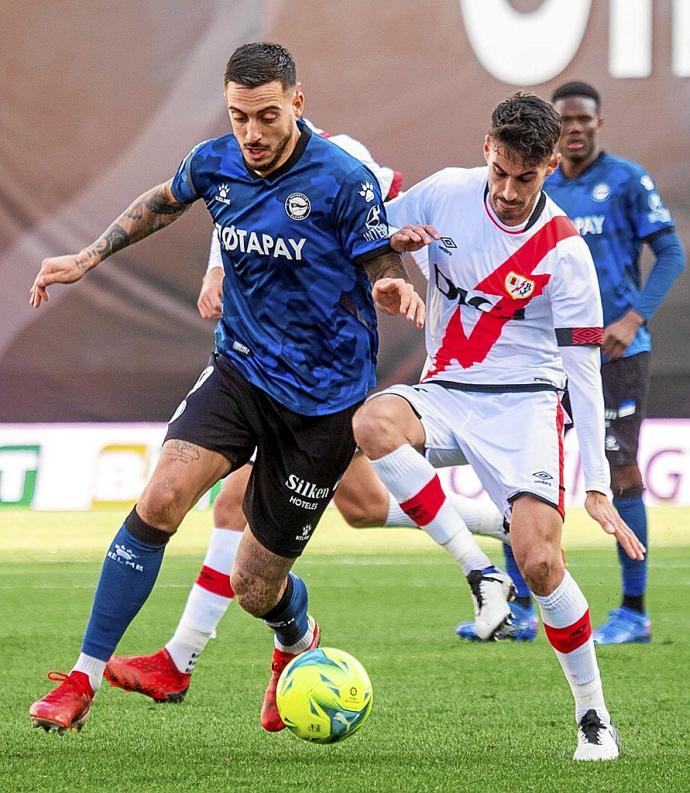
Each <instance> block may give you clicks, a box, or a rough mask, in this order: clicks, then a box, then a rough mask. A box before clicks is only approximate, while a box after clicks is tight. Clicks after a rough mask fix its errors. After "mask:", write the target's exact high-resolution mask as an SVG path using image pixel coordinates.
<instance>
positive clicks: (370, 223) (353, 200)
mask: <svg viewBox="0 0 690 793" xmlns="http://www.w3.org/2000/svg"><path fill="white" fill-rule="evenodd" d="M333 213H334V214H333V217H334V221H335V228H336V231H337V234H338V238H339V241H340V244H341V246H342V248H343V250H344V251H345V252H346V254H347V255H348V256H349V257H350V258H351V259H352V260H353V261H354V262H357V263H362V262H365V261H367V260H368V259H369V258H372V257H373V256H375V255H378V254H380V253H384V252H385V251H386V250H390V244H389V242H388V219H387V218H386V210H385V207H384V205H383V198H382V196H381V188H380V187H379V183H378V181H377V180H376V178H375V177H374V175H373V174H372V172H371V171H370V170H369V169H368V168H366V167H365V166H364V165H360V166H359V167H358V168H355V169H354V170H353V171H352V172H351V173H350V174H349V175H348V176H347V178H346V179H345V181H344V183H343V185H342V186H341V188H340V190H339V191H338V195H337V196H336V199H335V206H334V209H333Z"/></svg>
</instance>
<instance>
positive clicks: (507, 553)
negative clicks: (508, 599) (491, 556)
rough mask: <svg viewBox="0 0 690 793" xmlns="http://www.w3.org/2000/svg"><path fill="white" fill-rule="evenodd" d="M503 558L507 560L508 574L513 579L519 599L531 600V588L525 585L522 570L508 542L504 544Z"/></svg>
mask: <svg viewBox="0 0 690 793" xmlns="http://www.w3.org/2000/svg"><path fill="white" fill-rule="evenodd" d="M503 556H504V557H505V560H506V573H508V575H509V576H510V577H511V578H512V579H513V583H514V584H515V589H517V597H519V598H531V597H532V593H531V592H530V589H529V587H528V586H527V584H526V583H525V579H524V578H523V577H522V574H521V573H520V568H519V567H518V566H517V562H516V561H515V557H514V556H513V549H512V548H511V547H510V545H508V543H507V542H504V543H503Z"/></svg>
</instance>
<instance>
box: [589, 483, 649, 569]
mask: <svg viewBox="0 0 690 793" xmlns="http://www.w3.org/2000/svg"><path fill="white" fill-rule="evenodd" d="M585 509H586V510H587V512H588V513H589V515H590V517H592V518H594V520H596V522H597V523H598V524H599V525H600V526H601V527H602V529H603V530H604V531H605V532H606V533H607V534H613V536H614V537H615V538H616V539H617V540H618V542H619V543H620V544H621V547H622V548H623V550H624V551H625V553H626V554H627V555H628V556H629V557H630V558H631V559H638V560H642V559H644V555H645V552H646V550H647V549H646V548H645V547H644V545H643V544H642V543H641V542H640V541H639V540H638V539H637V537H636V536H635V534H634V533H633V531H632V529H630V528H629V527H628V525H627V524H626V523H625V521H624V520H623V518H621V516H620V515H619V514H618V510H617V509H616V508H615V507H614V506H613V504H612V503H611V501H610V500H609V497H608V496H607V495H604V493H598V492H597V491H596V490H590V491H588V493H587V498H586V499H585Z"/></svg>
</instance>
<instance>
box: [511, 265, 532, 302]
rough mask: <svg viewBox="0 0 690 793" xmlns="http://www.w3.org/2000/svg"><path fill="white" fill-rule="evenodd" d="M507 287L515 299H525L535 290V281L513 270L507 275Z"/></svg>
mask: <svg viewBox="0 0 690 793" xmlns="http://www.w3.org/2000/svg"><path fill="white" fill-rule="evenodd" d="M505 288H506V292H508V294H509V295H510V296H511V297H512V298H513V300H525V299H526V298H528V297H529V296H530V295H531V294H532V292H534V281H532V280H531V279H530V278H525V276H524V275H519V274H518V273H514V272H512V271H511V272H509V273H508V275H506V280H505Z"/></svg>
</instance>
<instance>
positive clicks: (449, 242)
mask: <svg viewBox="0 0 690 793" xmlns="http://www.w3.org/2000/svg"><path fill="white" fill-rule="evenodd" d="M439 244H440V245H441V247H442V248H445V249H447V250H446V253H450V250H449V249H454V248H457V247H458V246H457V245H456V244H455V240H454V239H453V238H452V237H441V239H440V240H439Z"/></svg>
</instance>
